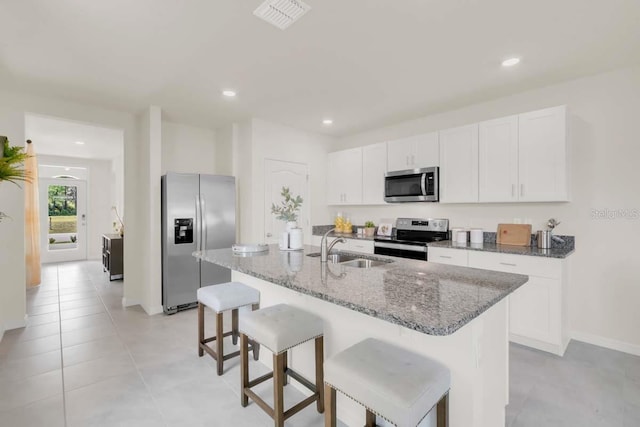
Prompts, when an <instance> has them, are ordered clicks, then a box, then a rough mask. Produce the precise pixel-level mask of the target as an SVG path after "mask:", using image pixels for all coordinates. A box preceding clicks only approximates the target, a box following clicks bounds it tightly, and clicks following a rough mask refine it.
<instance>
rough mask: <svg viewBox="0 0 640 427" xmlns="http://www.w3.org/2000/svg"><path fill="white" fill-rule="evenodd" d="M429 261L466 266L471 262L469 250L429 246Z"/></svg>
mask: <svg viewBox="0 0 640 427" xmlns="http://www.w3.org/2000/svg"><path fill="white" fill-rule="evenodd" d="M427 257H428V261H429V262H435V263H438V264H448V265H457V266H459V267H466V266H467V265H468V264H469V257H468V253H467V251H465V250H463V249H449V248H434V247H431V246H430V247H429V248H428V252H427Z"/></svg>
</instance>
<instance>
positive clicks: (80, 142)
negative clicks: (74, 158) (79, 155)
mask: <svg viewBox="0 0 640 427" xmlns="http://www.w3.org/2000/svg"><path fill="white" fill-rule="evenodd" d="M76 144H77V145H84V141H76Z"/></svg>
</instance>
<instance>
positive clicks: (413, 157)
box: [387, 132, 440, 171]
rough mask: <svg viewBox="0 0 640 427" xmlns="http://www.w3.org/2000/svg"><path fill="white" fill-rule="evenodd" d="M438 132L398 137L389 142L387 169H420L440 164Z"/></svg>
mask: <svg viewBox="0 0 640 427" xmlns="http://www.w3.org/2000/svg"><path fill="white" fill-rule="evenodd" d="M439 150H440V148H439V145H438V132H432V133H426V134H423V135H416V136H411V137H408V138H402V139H397V140H394V141H389V142H388V143H387V170H389V171H399V170H406V169H418V168H426V167H431V166H438V165H439V164H440V158H439Z"/></svg>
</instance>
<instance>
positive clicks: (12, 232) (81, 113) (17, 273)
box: [0, 91, 143, 329]
mask: <svg viewBox="0 0 640 427" xmlns="http://www.w3.org/2000/svg"><path fill="white" fill-rule="evenodd" d="M0 99H2V102H1V103H0V134H3V135H7V136H8V137H9V139H10V140H11V141H12V143H13V144H18V145H20V144H23V143H24V139H25V113H34V114H42V115H47V116H53V117H59V118H62V119H70V120H76V121H80V122H86V123H93V124H97V125H102V126H107V127H112V128H118V129H123V130H124V144H125V165H124V174H125V182H126V183H127V186H126V188H125V204H126V205H127V206H128V207H129V210H128V215H127V226H128V228H127V229H128V230H129V232H128V238H127V239H126V240H125V262H124V269H125V272H124V274H125V278H126V279H125V286H124V289H125V295H126V294H127V293H128V292H129V291H135V289H134V287H133V285H132V286H129V285H130V284H135V283H137V282H138V281H139V279H140V277H142V276H143V274H142V268H141V266H140V264H139V263H138V262H137V258H138V256H139V254H140V253H141V252H142V251H141V246H140V245H141V244H142V241H141V239H140V237H139V235H138V232H139V231H138V230H139V228H140V227H138V224H137V217H136V215H135V212H137V211H138V210H139V204H140V200H139V198H138V197H137V187H136V181H137V170H138V168H139V164H138V149H137V143H136V127H135V119H134V116H133V115H131V114H128V113H123V112H119V111H113V110H107V109H103V108H99V107H95V106H91V105H85V104H79V103H75V102H68V101H64V100H61V99H53V98H47V97H40V96H34V95H29V94H24V93H15V92H11V91H0ZM0 204H2V210H4V211H5V212H6V213H7V214H9V215H11V216H12V217H13V218H14V220H13V221H7V222H3V223H2V224H0V242H2V243H1V244H0V271H1V272H2V274H1V276H0V325H2V326H0V329H9V328H14V327H19V326H21V325H23V324H24V318H25V313H26V298H25V261H24V208H23V206H24V193H23V191H22V190H21V189H18V187H16V186H13V185H9V184H7V183H3V184H0Z"/></svg>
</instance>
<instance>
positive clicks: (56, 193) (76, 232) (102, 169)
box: [25, 113, 124, 264]
mask: <svg viewBox="0 0 640 427" xmlns="http://www.w3.org/2000/svg"><path fill="white" fill-rule="evenodd" d="M25 134H26V136H27V138H28V139H30V140H31V141H33V146H34V150H35V153H36V157H37V160H38V174H39V180H38V193H39V197H38V199H39V206H40V209H39V211H40V214H39V217H40V239H39V241H40V248H41V251H40V254H41V263H42V264H47V263H58V262H66V261H79V260H87V259H89V260H101V259H102V255H103V254H102V251H103V249H102V235H104V234H110V233H114V230H115V225H117V224H118V223H119V221H118V219H117V217H116V210H117V212H119V213H120V214H121V213H122V212H123V211H124V132H123V130H121V129H113V128H107V127H103V126H99V125H95V124H89V123H81V122H76V121H72V120H67V119H61V118H56V117H49V116H42V115H37V114H31V113H27V114H26V115H25Z"/></svg>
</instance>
